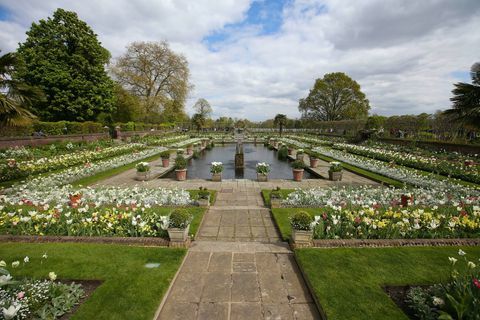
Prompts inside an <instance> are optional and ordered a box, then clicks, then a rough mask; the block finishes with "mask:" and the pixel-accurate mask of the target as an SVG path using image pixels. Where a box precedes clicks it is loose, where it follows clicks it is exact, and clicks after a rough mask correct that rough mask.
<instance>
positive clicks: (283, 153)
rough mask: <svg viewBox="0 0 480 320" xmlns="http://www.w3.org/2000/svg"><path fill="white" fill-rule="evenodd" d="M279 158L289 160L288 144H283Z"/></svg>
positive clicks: (279, 151)
mask: <svg viewBox="0 0 480 320" xmlns="http://www.w3.org/2000/svg"><path fill="white" fill-rule="evenodd" d="M277 158H278V160H287V159H288V148H287V146H281V147H280V149H279V150H278V154H277Z"/></svg>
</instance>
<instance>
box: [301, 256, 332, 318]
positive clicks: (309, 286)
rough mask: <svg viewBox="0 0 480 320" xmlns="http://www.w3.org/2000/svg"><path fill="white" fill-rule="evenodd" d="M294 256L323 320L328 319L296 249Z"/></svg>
mask: <svg viewBox="0 0 480 320" xmlns="http://www.w3.org/2000/svg"><path fill="white" fill-rule="evenodd" d="M293 258H294V259H295V263H296V264H297V267H298V270H300V274H301V276H302V278H303V281H304V282H305V285H306V286H307V289H308V291H309V292H310V295H311V296H312V299H313V302H314V303H315V305H316V306H317V310H318V313H319V315H320V318H321V319H322V320H327V314H326V313H325V311H324V310H323V308H322V305H321V304H320V301H319V300H318V298H317V296H316V295H315V291H314V290H313V286H312V284H311V283H310V279H308V277H307V275H306V273H305V271H304V270H303V267H302V265H301V264H300V263H299V261H298V257H297V254H296V252H295V250H293Z"/></svg>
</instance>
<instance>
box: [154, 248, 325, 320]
mask: <svg viewBox="0 0 480 320" xmlns="http://www.w3.org/2000/svg"><path fill="white" fill-rule="evenodd" d="M202 243H203V242H200V244H199V246H200V247H198V246H197V250H198V249H199V248H201V249H202V251H196V250H195V246H194V247H192V249H191V250H189V252H188V254H187V257H186V259H185V262H184V264H183V266H182V268H181V270H180V272H179V274H178V276H177V278H176V280H175V282H174V284H173V286H172V289H171V291H170V294H169V295H168V297H167V298H166V300H165V303H164V305H163V308H162V309H161V310H160V313H159V316H158V317H157V319H165V320H167V319H168V320H170V319H183V320H187V319H192V320H198V319H208V320H216V319H222V320H223V319H230V320H232V319H237V320H252V319H272V320H273V319H292V320H293V319H320V316H319V314H318V311H317V309H316V306H315V304H314V303H313V300H312V297H311V295H310V293H309V292H308V290H307V288H306V286H305V283H304V282H303V279H302V278H301V276H300V275H299V273H298V269H297V266H296V264H295V260H294V258H293V254H292V253H291V252H290V251H289V250H288V249H287V250H285V249H286V248H284V247H281V246H278V245H275V246H274V245H272V244H268V245H267V246H266V247H259V246H257V245H256V244H245V248H246V249H248V250H246V251H244V250H240V251H237V250H236V249H239V248H240V247H239V246H238V244H237V246H232V245H231V244H228V245H226V246H225V245H224V244H223V243H218V242H216V244H220V245H221V250H218V251H208V249H209V248H208V247H205V246H204V245H202ZM222 245H223V246H222ZM202 246H203V248H202ZM269 247H272V248H273V247H281V248H282V250H281V251H283V252H282V253H273V252H271V251H269V250H267V249H269ZM261 248H263V249H266V250H265V251H263V252H262V251H261V250H259V249H261ZM232 249H233V250H232Z"/></svg>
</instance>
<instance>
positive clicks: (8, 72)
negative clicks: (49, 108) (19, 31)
mask: <svg viewBox="0 0 480 320" xmlns="http://www.w3.org/2000/svg"><path fill="white" fill-rule="evenodd" d="M16 64H17V59H16V57H15V54H14V53H7V54H4V55H2V56H0V124H1V125H20V124H22V123H25V122H26V121H28V120H30V119H33V118H35V115H33V114H32V113H31V112H30V111H28V108H29V107H30V106H31V105H32V103H33V102H35V101H38V100H42V99H43V98H44V96H43V93H42V91H41V90H40V89H38V88H34V87H31V86H29V85H27V84H25V83H22V82H20V81H18V80H14V79H12V73H13V72H14V68H15V65H16Z"/></svg>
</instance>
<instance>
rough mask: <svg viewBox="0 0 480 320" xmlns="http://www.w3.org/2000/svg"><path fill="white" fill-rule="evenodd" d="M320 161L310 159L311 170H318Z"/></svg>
mask: <svg viewBox="0 0 480 320" xmlns="http://www.w3.org/2000/svg"><path fill="white" fill-rule="evenodd" d="M318 161H319V160H318V159H317V158H313V157H310V168H316V167H317V166H318Z"/></svg>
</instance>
